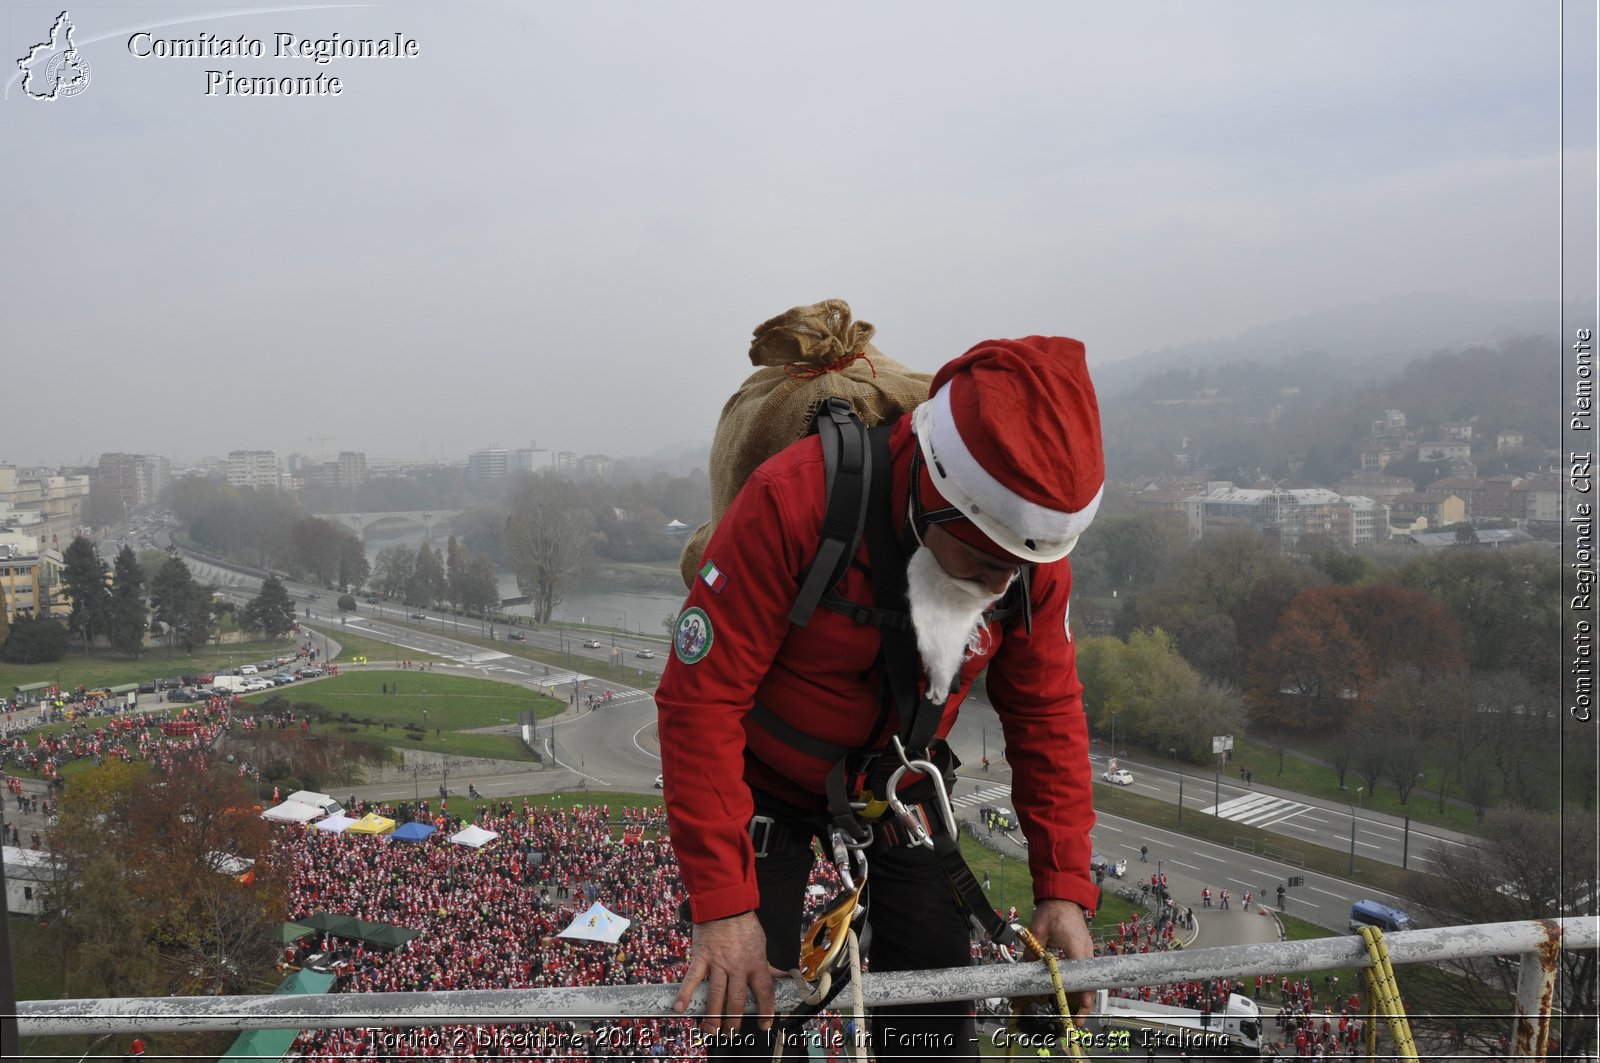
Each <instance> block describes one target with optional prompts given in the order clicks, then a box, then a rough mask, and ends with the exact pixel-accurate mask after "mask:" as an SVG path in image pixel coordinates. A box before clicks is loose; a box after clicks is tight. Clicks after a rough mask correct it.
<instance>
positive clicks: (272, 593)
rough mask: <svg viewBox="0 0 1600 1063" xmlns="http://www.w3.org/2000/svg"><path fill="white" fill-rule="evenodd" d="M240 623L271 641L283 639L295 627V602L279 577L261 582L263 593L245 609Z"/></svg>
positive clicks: (270, 577) (269, 577)
mask: <svg viewBox="0 0 1600 1063" xmlns="http://www.w3.org/2000/svg"><path fill="white" fill-rule="evenodd" d="M239 620H240V623H242V624H244V626H245V627H247V628H250V629H251V630H253V631H259V632H261V633H262V634H264V635H266V636H267V638H269V639H276V638H282V637H283V636H284V635H286V634H288V633H289V630H290V629H291V628H292V627H294V623H295V615H294V601H293V600H292V599H291V598H290V597H289V592H288V590H286V589H285V588H284V586H283V581H282V580H280V579H278V577H277V576H268V577H267V578H266V579H264V580H262V581H261V591H260V593H258V594H257V595H256V596H255V597H254V598H252V599H250V603H249V604H248V605H246V606H245V607H244V612H243V613H242V614H241V615H240V617H239Z"/></svg>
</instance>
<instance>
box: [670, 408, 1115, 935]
mask: <svg viewBox="0 0 1600 1063" xmlns="http://www.w3.org/2000/svg"><path fill="white" fill-rule="evenodd" d="M914 445H915V444H914V440H913V438H912V435H911V428H910V418H909V417H905V418H902V419H901V421H900V423H899V424H898V425H897V426H896V427H895V430H894V433H893V436H892V437H891V443H890V451H891V457H892V463H893V466H894V481H893V494H892V496H891V497H893V498H894V499H895V504H894V508H895V520H896V527H900V526H901V524H902V523H903V521H904V516H905V507H906V500H907V490H906V486H905V485H906V478H907V474H908V469H909V461H910V455H911V447H912V446H914ZM825 509H826V499H825V497H824V487H823V460H822V448H821V444H820V443H819V441H818V439H817V437H815V436H811V437H808V438H806V439H804V440H801V441H800V442H798V443H796V444H794V445H793V446H791V447H789V448H787V449H786V450H784V451H783V452H782V453H780V454H778V455H776V456H774V457H773V458H772V459H771V460H769V461H767V462H766V463H765V464H763V465H762V466H761V467H760V468H758V469H757V470H756V471H755V473H754V474H752V475H751V477H750V479H749V480H748V481H747V482H746V483H745V485H744V487H743V489H741V490H740V492H739V494H738V495H737V496H736V497H735V499H734V501H733V504H732V505H731V506H730V507H729V508H728V511H727V513H726V514H724V516H723V518H722V520H721V522H720V523H719V524H718V525H717V530H716V533H715V534H714V535H713V536H712V537H711V541H710V543H709V544H708V545H707V548H706V552H705V555H704V558H703V561H704V562H708V563H710V564H711V565H713V566H715V569H716V572H717V573H719V574H720V577H719V576H716V575H713V576H712V577H711V581H710V582H708V581H707V579H705V578H701V579H697V580H696V581H695V585H694V587H693V588H692V589H691V590H690V592H689V596H688V599H687V601H686V603H685V610H686V612H685V614H684V618H680V621H679V632H678V635H679V637H678V638H676V639H675V640H674V648H673V651H672V654H673V656H672V659H671V660H670V661H668V663H667V667H666V670H665V672H664V673H663V674H662V678H661V684H660V687H659V688H658V689H657V691H656V704H657V706H658V708H659V713H660V739H661V760H662V771H663V773H664V774H665V776H666V779H667V786H666V790H665V798H666V805H667V818H668V822H669V826H670V829H671V836H672V844H673V847H674V848H675V849H676V851H677V854H678V859H679V862H680V864H681V866H682V870H683V878H684V883H685V885H686V886H687V887H688V890H689V893H690V898H691V899H690V905H691V911H692V914H693V918H694V921H695V922H697V923H699V922H707V921H709V920H712V919H721V918H725V917H727V916H731V915H738V914H740V913H742V912H748V911H752V910H754V909H755V907H756V905H757V900H758V895H757V888H756V878H755V858H754V851H753V849H752V846H751V844H750V838H749V835H748V833H747V827H748V823H749V820H750V817H751V816H752V815H753V814H754V805H753V802H752V799H751V788H752V787H754V788H756V789H759V790H762V791H764V792H766V793H769V794H771V795H772V796H774V797H777V798H779V799H781V800H784V801H787V802H789V803H791V804H795V805H800V806H802V807H806V808H817V809H820V808H822V807H823V799H822V793H823V780H824V777H825V776H826V774H827V771H828V768H829V767H830V766H831V765H830V764H828V763H825V762H824V761H821V760H818V759H816V758H814V757H810V756H807V755H806V754H803V753H801V752H799V751H798V750H795V749H794V748H792V747H790V746H789V745H786V744H785V743H784V742H782V741H780V740H779V739H777V738H775V737H773V736H772V735H771V734H770V733H768V732H767V731H766V730H765V729H764V728H763V727H761V726H760V725H759V724H758V723H756V722H755V721H753V720H746V719H745V714H746V713H747V712H748V711H749V709H750V706H751V704H752V703H753V702H754V701H755V700H756V699H757V698H758V697H759V699H760V700H761V702H762V703H763V704H765V705H767V706H768V707H769V708H771V709H772V710H773V711H774V712H776V713H777V714H778V715H779V716H780V717H781V718H783V719H784V720H786V721H788V722H789V723H791V724H793V725H794V726H796V727H798V728H800V729H801V730H802V731H804V732H806V733H808V734H810V735H813V736H815V737H817V738H820V739H822V740H824V741H828V742H833V743H837V744H839V745H843V746H848V747H850V748H856V747H858V746H860V744H861V743H863V742H865V741H866V739H867V737H868V734H869V732H870V731H871V729H872V725H873V723H874V722H875V721H876V719H877V715H878V686H879V677H878V673H877V671H876V670H875V669H874V667H873V665H874V662H875V659H876V656H877V652H878V641H879V640H878V632H877V629H876V628H873V627H869V626H863V625H858V624H856V623H854V622H853V621H851V620H849V619H847V618H845V617H843V616H840V615H839V614H837V613H834V612H832V611H830V610H828V609H825V608H818V609H817V611H816V613H815V614H814V615H813V616H812V618H811V621H810V623H809V624H808V625H807V626H806V627H803V628H801V627H795V628H791V627H790V625H789V622H788V613H789V609H790V607H791V606H792V605H793V603H794V599H795V597H796V595H797V593H798V590H799V575H800V572H801V570H802V569H803V568H804V567H805V565H806V564H807V562H809V561H810V560H811V557H812V555H813V553H815V551H816V547H817V543H818V542H819V540H820V536H821V528H822V519H823V515H824V510H825ZM913 545H914V544H913ZM713 582H714V583H718V584H719V585H720V589H717V590H714V589H713V587H712V585H711V583H713ZM1071 583H1072V577H1071V570H1070V568H1069V567H1068V565H1067V562H1066V561H1060V562H1056V563H1054V564H1050V565H1041V566H1038V567H1037V568H1036V569H1035V570H1034V582H1033V631H1032V634H1031V635H1030V634H1027V633H1025V632H1024V630H1023V626H1022V621H1021V618H1020V616H1018V617H1013V618H1012V621H1011V623H1010V625H1009V629H1008V630H1006V631H1004V632H1002V630H1001V628H1000V627H999V626H998V625H990V628H989V632H988V634H989V640H988V643H989V644H988V652H987V653H985V654H984V655H982V656H974V657H973V658H972V659H971V660H969V661H968V662H967V664H966V666H965V667H964V668H963V669H962V676H961V689H960V691H959V693H957V694H954V695H952V696H951V697H950V699H949V701H948V703H947V705H946V708H945V715H944V718H943V720H942V721H941V722H940V725H939V729H938V734H939V735H940V736H941V737H942V736H944V735H946V734H948V733H949V730H950V727H951V725H952V724H953V723H954V722H955V717H956V712H957V710H958V708H959V707H960V704H961V702H962V701H963V700H964V699H965V697H966V695H967V692H968V690H969V689H970V685H971V682H972V679H973V678H974V677H975V676H977V675H978V674H979V673H980V672H982V671H983V669H984V668H985V667H986V666H989V665H990V663H991V660H992V662H993V665H992V667H990V671H989V676H988V691H989V695H990V698H991V699H992V700H993V702H994V706H995V709H996V710H997V712H998V713H999V716H1000V721H1001V725H1002V728H1003V730H1004V733H1005V739H1006V756H1007V759H1008V760H1009V762H1010V764H1011V767H1012V771H1013V776H1012V779H1013V785H1014V789H1015V792H1014V796H1015V799H1016V800H1015V804H1016V808H1017V811H1018V813H1019V816H1020V818H1021V825H1022V830H1023V833H1024V834H1025V835H1026V836H1027V838H1028V850H1029V864H1030V866H1031V869H1032V871H1033V885H1034V895H1035V897H1036V898H1038V899H1044V898H1061V899H1066V900H1071V901H1076V902H1077V903H1078V904H1080V905H1082V906H1084V907H1085V908H1087V909H1090V910H1092V909H1093V908H1094V907H1095V906H1096V905H1097V902H1098V899H1099V890H1098V888H1096V886H1095V885H1094V880H1093V878H1092V876H1091V875H1090V873H1089V854H1090V842H1089V828H1090V827H1091V826H1093V824H1094V810H1093V807H1092V804H1091V798H1090V790H1091V779H1090V771H1089V753H1088V749H1089V746H1088V732H1087V726H1086V723H1085V720H1084V715H1083V686H1082V684H1080V683H1079V682H1078V675H1077V667H1076V663H1075V658H1074V653H1073V646H1072V642H1071V639H1070V637H1069V635H1068V633H1067V628H1066V621H1067V599H1068V595H1069V593H1070V591H1071ZM840 591H841V593H842V594H843V595H844V597H846V598H848V599H850V600H851V601H854V602H859V603H862V604H868V605H870V604H871V603H872V601H873V598H872V583H871V576H870V572H869V570H868V566H867V550H866V545H865V543H863V544H862V547H861V550H860V552H859V553H858V555H857V563H856V564H855V565H853V566H852V567H851V569H850V571H849V573H848V574H847V575H846V576H845V578H844V580H843V583H842V585H841V587H840ZM691 609H698V610H701V611H703V613H704V614H705V618H706V621H707V622H708V623H707V624H706V625H705V626H707V627H709V636H710V644H709V647H706V648H704V649H703V654H702V655H699V656H696V652H697V650H698V649H699V648H700V644H699V643H698V642H697V641H692V640H685V639H684V638H683V637H682V636H683V635H684V634H685V624H686V623H688V622H689V621H688V620H687V619H686V618H687V617H689V616H693V614H689V613H688V612H687V610H691ZM686 641H687V642H688V650H687V652H686V647H685V643H686ZM688 660H692V661H693V663H686V661H688ZM899 728H900V721H899V720H898V719H896V718H891V719H890V721H889V723H888V725H887V726H886V727H885V728H884V741H887V737H888V736H889V735H893V734H897V733H898V732H899ZM914 778H915V777H914V776H913V779H914Z"/></svg>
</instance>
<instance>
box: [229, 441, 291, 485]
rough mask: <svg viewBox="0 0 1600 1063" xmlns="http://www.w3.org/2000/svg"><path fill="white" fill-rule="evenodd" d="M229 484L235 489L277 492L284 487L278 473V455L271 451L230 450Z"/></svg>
mask: <svg viewBox="0 0 1600 1063" xmlns="http://www.w3.org/2000/svg"><path fill="white" fill-rule="evenodd" d="M228 483H229V484H231V485H232V486H234V487H254V488H258V489H259V488H267V487H270V488H272V489H273V490H277V489H278V488H279V487H281V486H282V477H281V475H280V474H279V472H278V455H277V452H276V451H271V450H230V451H229V452H228Z"/></svg>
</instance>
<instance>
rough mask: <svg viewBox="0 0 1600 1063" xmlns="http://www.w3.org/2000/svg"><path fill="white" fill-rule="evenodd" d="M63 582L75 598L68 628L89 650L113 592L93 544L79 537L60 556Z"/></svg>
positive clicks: (70, 594) (101, 627) (98, 632)
mask: <svg viewBox="0 0 1600 1063" xmlns="http://www.w3.org/2000/svg"><path fill="white" fill-rule="evenodd" d="M61 561H62V566H61V582H62V585H63V587H64V589H65V590H66V592H67V595H68V596H69V597H70V598H71V599H72V615H70V616H69V617H67V631H68V632H69V633H71V634H73V635H76V636H77V637H79V638H80V639H82V640H83V648H84V649H85V650H88V649H90V648H91V647H92V646H93V644H94V639H95V636H96V635H99V634H100V633H101V632H102V630H103V629H104V626H105V620H106V615H107V613H108V612H109V606H110V595H109V594H108V593H107V591H106V566H105V562H103V561H101V560H100V551H98V550H96V549H95V547H94V543H92V542H90V541H89V540H88V539H85V538H84V537H83V536H81V535H80V536H78V537H77V538H75V539H73V540H72V545H70V546H68V547H67V549H66V550H65V552H63V553H62V555H61Z"/></svg>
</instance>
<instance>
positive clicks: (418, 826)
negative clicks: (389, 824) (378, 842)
mask: <svg viewBox="0 0 1600 1063" xmlns="http://www.w3.org/2000/svg"><path fill="white" fill-rule="evenodd" d="M434 829H435V828H433V827H431V826H429V825H428V824H426V823H418V822H416V821H415V820H413V821H412V822H410V823H407V824H406V825H405V826H403V827H401V828H400V829H399V830H397V831H395V832H394V834H392V835H390V837H392V838H393V839H394V840H395V841H397V842H420V841H421V840H422V839H424V838H426V837H427V836H428V835H430V834H432V833H433V832H434Z"/></svg>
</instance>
